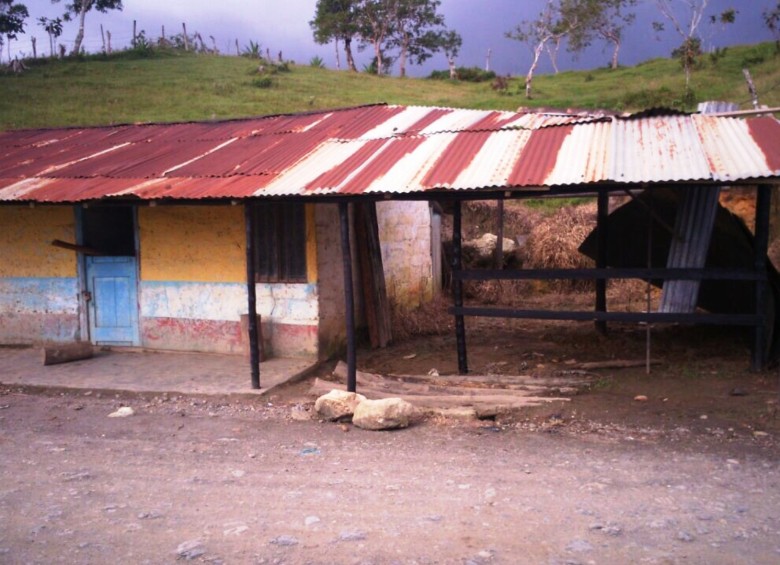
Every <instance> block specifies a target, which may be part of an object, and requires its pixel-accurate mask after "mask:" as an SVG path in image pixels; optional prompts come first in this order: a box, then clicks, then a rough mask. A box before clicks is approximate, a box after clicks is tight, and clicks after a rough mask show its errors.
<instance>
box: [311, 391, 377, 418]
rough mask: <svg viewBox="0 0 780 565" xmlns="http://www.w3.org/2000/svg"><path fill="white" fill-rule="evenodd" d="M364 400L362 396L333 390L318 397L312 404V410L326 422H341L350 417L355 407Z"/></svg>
mask: <svg viewBox="0 0 780 565" xmlns="http://www.w3.org/2000/svg"><path fill="white" fill-rule="evenodd" d="M364 400H366V397H365V396H363V395H362V394H357V393H356V392H346V391H343V390H336V389H334V390H332V391H330V392H329V393H327V394H323V395H322V396H320V397H319V398H318V399H317V401H316V402H315V403H314V409H315V410H316V411H317V414H319V415H320V417H322V418H324V419H326V420H331V421H336V420H343V419H348V418H350V417H352V414H354V413H355V407H356V406H357V405H358V404H360V403H361V402H363V401H364Z"/></svg>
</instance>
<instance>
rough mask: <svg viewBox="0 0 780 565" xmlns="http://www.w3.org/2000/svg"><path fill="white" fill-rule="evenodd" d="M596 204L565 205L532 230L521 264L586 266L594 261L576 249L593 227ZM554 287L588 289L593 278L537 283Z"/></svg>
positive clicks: (559, 267)
mask: <svg viewBox="0 0 780 565" xmlns="http://www.w3.org/2000/svg"><path fill="white" fill-rule="evenodd" d="M595 222H596V205H595V204H594V203H589V204H583V205H581V206H566V207H564V208H561V209H559V210H558V211H557V212H555V213H554V214H552V215H551V216H548V217H547V218H545V219H544V221H542V222H539V223H538V224H536V225H535V226H534V228H533V229H532V230H531V233H530V234H529V236H528V241H527V243H526V248H525V256H524V259H525V261H524V266H525V267H526V268H529V269H586V268H591V267H593V266H594V265H593V261H592V260H591V259H590V258H588V257H586V256H585V255H583V254H581V253H580V252H579V246H580V244H581V243H582V242H583V241H584V240H585V238H586V237H587V236H588V234H589V233H590V232H591V231H592V230H593V228H594V226H595ZM540 286H541V288H539V290H544V289H545V288H547V289H549V290H555V291H565V290H569V291H588V290H592V289H593V281H581V280H557V281H547V282H546V283H545V284H544V285H540Z"/></svg>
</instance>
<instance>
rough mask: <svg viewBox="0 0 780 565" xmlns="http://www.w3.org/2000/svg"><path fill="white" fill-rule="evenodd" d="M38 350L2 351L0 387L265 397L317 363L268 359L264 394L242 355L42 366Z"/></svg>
mask: <svg viewBox="0 0 780 565" xmlns="http://www.w3.org/2000/svg"><path fill="white" fill-rule="evenodd" d="M41 357H42V356H41V350H40V348H38V347H30V348H4V347H0V383H2V384H6V385H21V386H36V387H47V388H48V387H51V388H63V389H85V390H105V391H116V392H135V393H173V394H205V395H232V394H246V395H253V394H254V395H259V396H263V395H266V394H268V393H270V392H271V391H272V390H273V389H274V388H276V387H278V386H280V385H282V384H285V383H288V382H291V381H295V380H296V379H297V378H301V377H303V376H305V375H306V374H307V373H308V372H309V371H310V370H311V369H313V368H314V367H315V366H316V365H317V363H316V361H312V360H306V359H269V360H267V361H264V362H262V363H261V364H260V387H261V388H260V390H253V389H252V388H251V373H250V367H249V360H248V359H247V358H245V357H244V356H243V355H217V354H206V353H178V352H157V351H118V350H110V351H97V350H96V351H95V356H94V357H93V358H91V359H84V360H81V361H72V362H70V363H62V364H59V365H49V366H44V365H43V362H42V360H41Z"/></svg>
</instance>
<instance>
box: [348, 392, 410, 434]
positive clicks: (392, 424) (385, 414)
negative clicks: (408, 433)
mask: <svg viewBox="0 0 780 565" xmlns="http://www.w3.org/2000/svg"><path fill="white" fill-rule="evenodd" d="M414 413H415V410H414V406H412V405H411V404H409V403H408V402H406V401H405V400H403V399H401V398H382V399H380V400H364V401H362V402H361V403H360V404H358V405H357V408H355V414H354V415H353V416H352V423H353V424H354V425H355V426H357V427H359V428H363V429H364V430H391V429H394V428H405V427H407V426H408V425H409V423H410V422H411V420H412V418H413V416H414Z"/></svg>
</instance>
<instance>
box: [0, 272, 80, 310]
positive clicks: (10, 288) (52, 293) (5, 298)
mask: <svg viewBox="0 0 780 565" xmlns="http://www.w3.org/2000/svg"><path fill="white" fill-rule="evenodd" d="M78 305H79V282H78V279H77V278H76V277H51V278H34V277H11V278H0V312H3V313H17V314H28V313H49V314H76V313H77V312H78Z"/></svg>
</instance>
